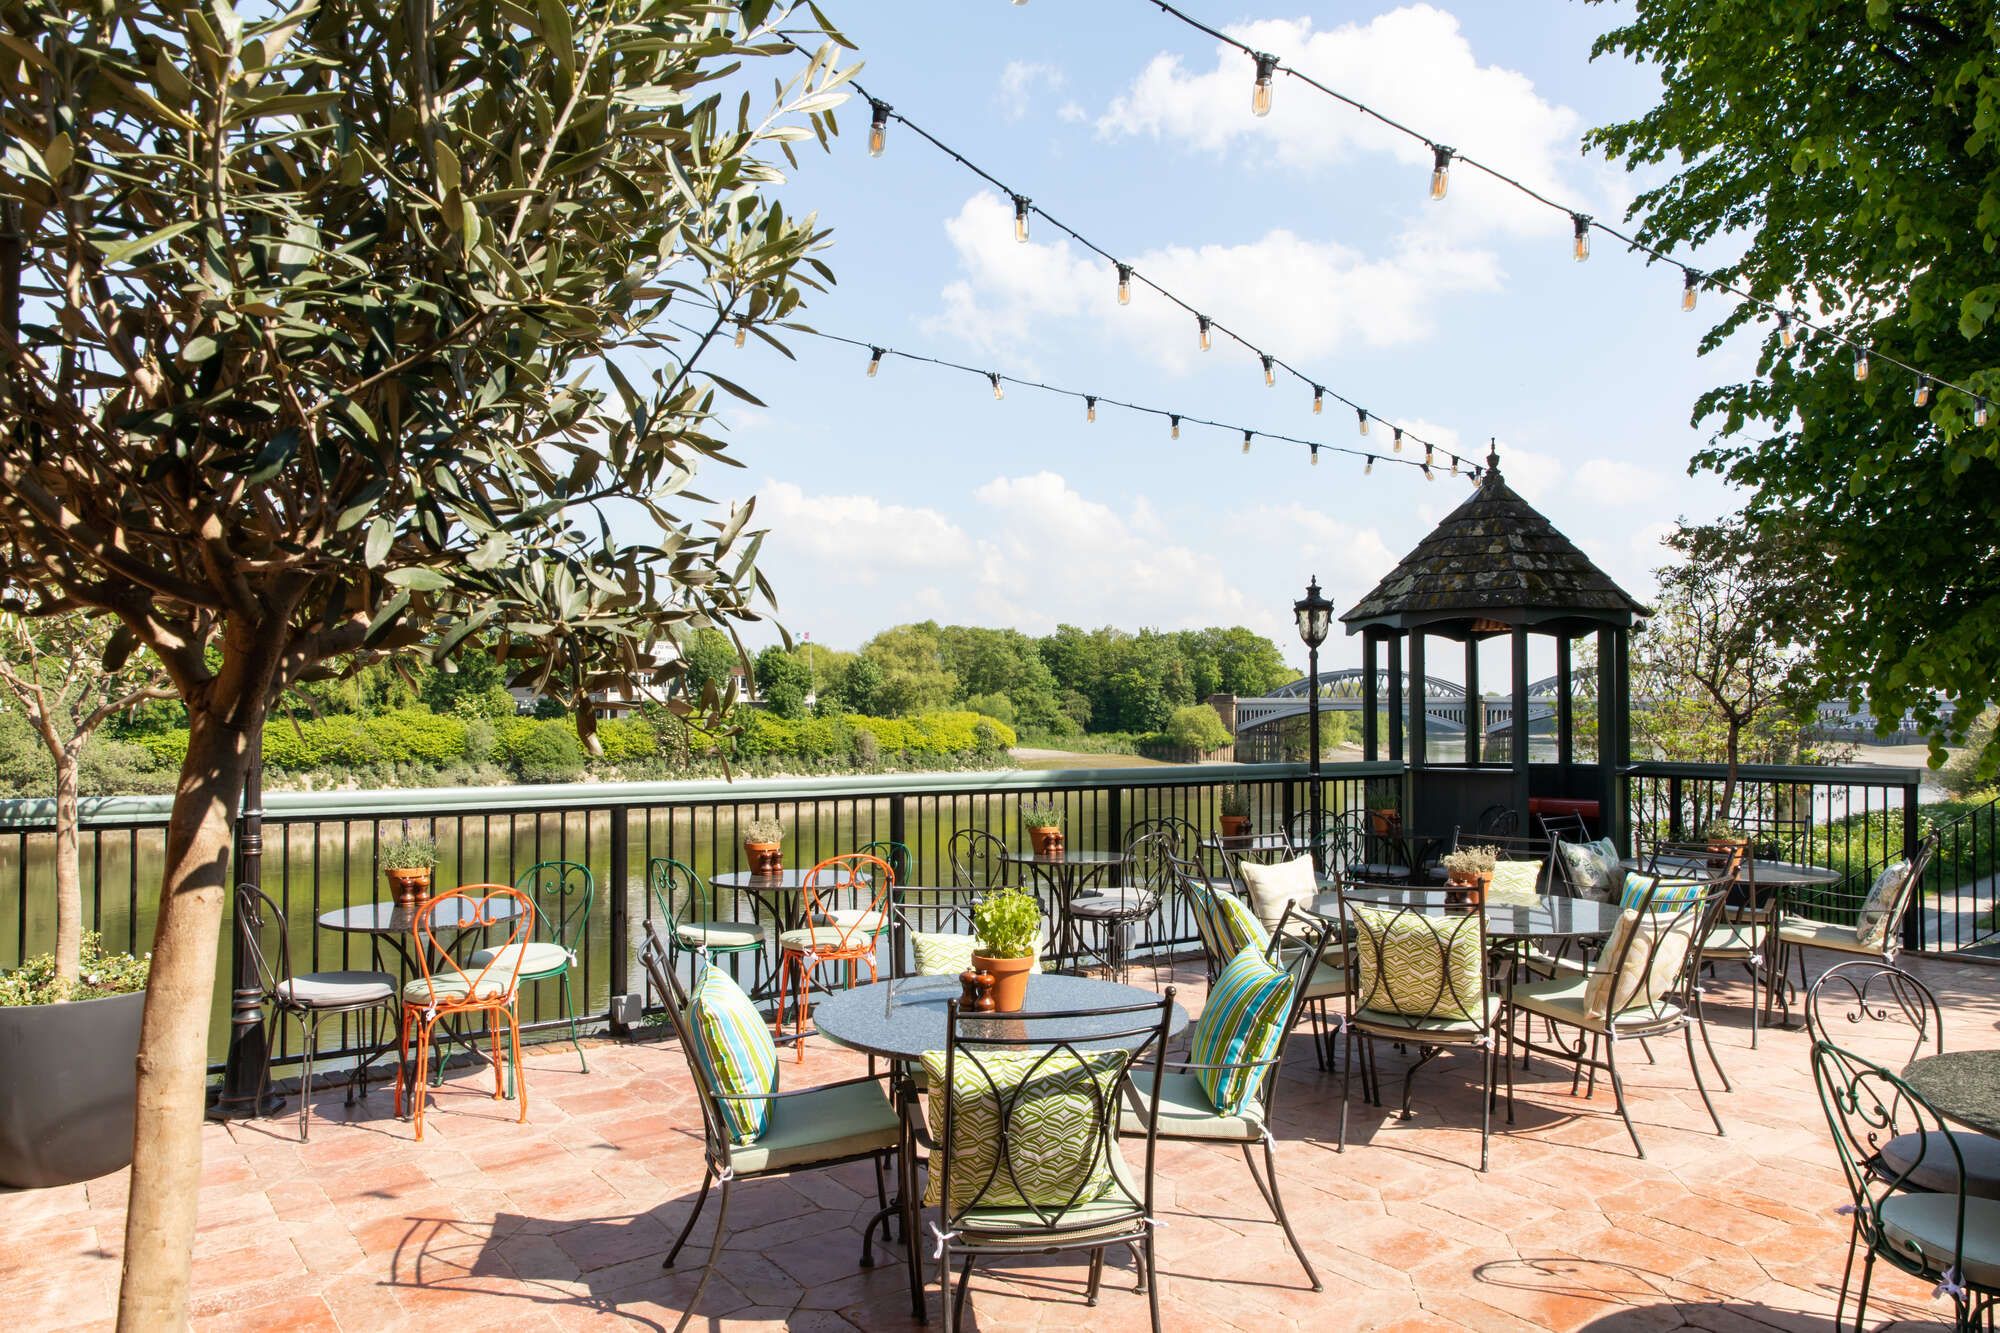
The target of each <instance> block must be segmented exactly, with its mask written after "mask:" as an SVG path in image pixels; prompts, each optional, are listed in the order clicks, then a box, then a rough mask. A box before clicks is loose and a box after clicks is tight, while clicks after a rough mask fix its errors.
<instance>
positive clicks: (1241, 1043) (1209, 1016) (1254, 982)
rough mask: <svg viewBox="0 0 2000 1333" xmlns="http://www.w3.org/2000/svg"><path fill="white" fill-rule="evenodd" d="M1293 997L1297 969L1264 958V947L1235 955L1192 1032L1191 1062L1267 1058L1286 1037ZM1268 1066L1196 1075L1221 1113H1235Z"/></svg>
mask: <svg viewBox="0 0 2000 1333" xmlns="http://www.w3.org/2000/svg"><path fill="white" fill-rule="evenodd" d="M1291 1003H1292V974H1291V972H1290V971H1289V970H1288V969H1286V968H1283V967H1280V966H1279V965H1278V964H1276V963H1272V962H1267V961H1265V958H1264V955H1263V953H1262V951H1260V950H1259V949H1257V948H1255V947H1247V948H1245V949H1244V950H1243V951H1242V952H1240V953H1238V954H1237V955H1236V956H1235V957H1234V958H1232V959H1230V960H1229V962H1228V964H1227V965H1225V966H1224V967H1223V969H1222V971H1221V972H1220V973H1218V974H1217V975H1216V978H1215V984H1214V985H1213V986H1211V987H1209V991H1208V1002H1207V1003H1206V1004H1204V1005H1203V1006H1202V1009H1201V1017H1200V1018H1199V1019H1197V1020H1195V1025H1194V1032H1193V1033H1192V1034H1190V1036H1189V1038H1188V1062H1189V1063H1190V1064H1196V1065H1240V1064H1249V1063H1251V1062H1254V1061H1258V1060H1268V1059H1270V1058H1271V1057H1272V1056H1273V1055H1275V1054H1276V1053H1277V1051H1278V1047H1279V1045H1280V1044H1281V1043H1282V1042H1283V1041H1284V1039H1285V1018H1286V1016H1287V1013H1288V1011H1289V1010H1290V1007H1291ZM1268 1072H1269V1070H1268V1069H1263V1068H1249V1069H1197V1070H1195V1071H1194V1075H1195V1078H1196V1079H1197V1080H1199V1081H1200V1083H1201V1086H1202V1090H1203V1091H1204V1092H1206V1093H1207V1094H1208V1099H1209V1101H1210V1102H1212V1103H1213V1104H1214V1106H1215V1110H1216V1114H1218V1115H1235V1114H1237V1113H1238V1112H1240V1111H1241V1110H1242V1109H1243V1106H1244V1104H1245V1103H1246V1102H1248V1101H1250V1100H1251V1098H1253V1097H1254V1096H1255V1095H1256V1092H1257V1088H1258V1086H1259V1085H1260V1084H1261V1083H1262V1082H1263V1081H1264V1077H1265V1075H1266V1074H1267V1073H1268Z"/></svg>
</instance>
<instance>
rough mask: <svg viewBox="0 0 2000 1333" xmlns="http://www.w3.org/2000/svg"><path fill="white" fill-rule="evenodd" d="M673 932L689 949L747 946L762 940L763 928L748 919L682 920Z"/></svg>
mask: <svg viewBox="0 0 2000 1333" xmlns="http://www.w3.org/2000/svg"><path fill="white" fill-rule="evenodd" d="M674 934H675V935H677V936H678V937H679V938H680V941H681V943H682V944H685V945H686V946H687V947H688V948H690V949H701V948H709V949H737V948H748V947H750V946H751V945H754V944H762V943H763V942H764V930H763V928H762V927H761V926H758V925H757V924H755V923H754V922H749V921H683V922H681V923H680V925H678V926H676V927H675V928H674Z"/></svg>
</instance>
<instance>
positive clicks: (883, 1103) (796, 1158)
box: [729, 1079, 899, 1171]
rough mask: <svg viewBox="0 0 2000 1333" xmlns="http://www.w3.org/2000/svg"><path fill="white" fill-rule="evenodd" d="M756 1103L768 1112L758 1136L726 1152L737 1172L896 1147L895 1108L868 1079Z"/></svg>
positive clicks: (834, 1159)
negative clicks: (744, 1145) (748, 1143)
mask: <svg viewBox="0 0 2000 1333" xmlns="http://www.w3.org/2000/svg"><path fill="white" fill-rule="evenodd" d="M761 1104H762V1105H764V1106H767V1107H769V1108H770V1115H769V1119H768V1122H767V1124H766V1127H765V1129H764V1132H763V1134H762V1135H760V1136H759V1137H758V1139H757V1141H756V1142H755V1143H752V1144H750V1145H748V1146H747V1147H732V1148H731V1149H730V1150H729V1164H730V1166H731V1167H733V1168H734V1169H736V1170H738V1171H789V1170H791V1169H792V1168H794V1167H800V1166H811V1165H812V1164H813V1163H815V1162H837V1161H839V1160H841V1159H842V1158H845V1157H854V1156H857V1155H858V1154H861V1153H866V1152H880V1151H883V1150H885V1149H889V1148H894V1147H895V1146H896V1141H897V1137H898V1129H899V1123H898V1121H897V1119H896V1108H895V1106H894V1104H893V1103H891V1102H890V1100H889V1097H888V1094H887V1093H885V1092H884V1091H883V1090H882V1085H881V1084H880V1083H878V1082H875V1081H874V1080H872V1079H871V1080H869V1081H867V1082H865V1083H848V1084H844V1085H842V1086H839V1087H832V1088H814V1089H812V1090H811V1091H809V1092H802V1093H800V1094H798V1095H797V1096H791V1095H787V1096H784V1097H778V1098H775V1099H773V1100H771V1101H768V1102H764V1103H761Z"/></svg>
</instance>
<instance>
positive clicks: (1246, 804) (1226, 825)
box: [1222, 787, 1250, 838]
mask: <svg viewBox="0 0 2000 1333" xmlns="http://www.w3.org/2000/svg"><path fill="white" fill-rule="evenodd" d="M1249 832H1250V790H1249V788H1247V787H1231V788H1229V789H1228V790H1227V791H1225V792H1223V793H1222V836H1223V837H1225V838H1240V837H1243V836H1244V835H1245V834H1247V833H1249Z"/></svg>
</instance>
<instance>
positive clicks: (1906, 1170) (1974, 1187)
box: [1875, 1129, 2000, 1199]
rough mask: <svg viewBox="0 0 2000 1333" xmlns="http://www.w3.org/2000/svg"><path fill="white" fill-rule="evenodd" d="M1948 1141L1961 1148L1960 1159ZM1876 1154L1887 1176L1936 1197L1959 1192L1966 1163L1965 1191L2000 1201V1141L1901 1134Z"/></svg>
mask: <svg viewBox="0 0 2000 1333" xmlns="http://www.w3.org/2000/svg"><path fill="white" fill-rule="evenodd" d="M1947 1138H1948V1139H1950V1140H1951V1141H1952V1142H1953V1143H1956V1144H1957V1145H1958V1156H1957V1157H1953V1156H1952V1153H1951V1148H1950V1146H1949V1145H1947V1144H1945V1143H1944V1142H1942V1140H1944V1139H1947ZM1875 1155H1876V1157H1877V1158H1878V1159H1879V1160H1880V1164H1881V1166H1880V1169H1881V1171H1882V1172H1883V1174H1885V1175H1887V1176H1888V1177H1890V1178H1891V1179H1895V1180H1902V1181H1903V1182H1904V1183H1905V1184H1907V1185H1908V1186H1909V1187H1910V1188H1911V1189H1919V1190H1927V1191H1929V1192H1930V1193H1932V1194H1956V1193H1958V1182H1959V1163H1960V1162H1963V1163H1964V1165H1965V1172H1964V1178H1965V1192H1966V1193H1967V1194H1969V1195H1972V1196H1973V1197H1975V1198H1980V1199H2000V1139H1996V1138H1992V1137H1990V1136H1988V1135H1985V1134H1963V1133H1958V1132H1955V1131H1952V1130H1944V1131H1939V1130H1934V1129H1933V1130H1926V1131H1924V1132H1922V1133H1916V1134H1898V1135H1897V1136H1896V1137H1895V1138H1893V1139H1890V1140H1889V1141H1888V1142H1887V1143H1885V1144H1883V1145H1882V1148H1881V1150H1880V1151H1879V1152H1877V1153H1876V1154H1875Z"/></svg>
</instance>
